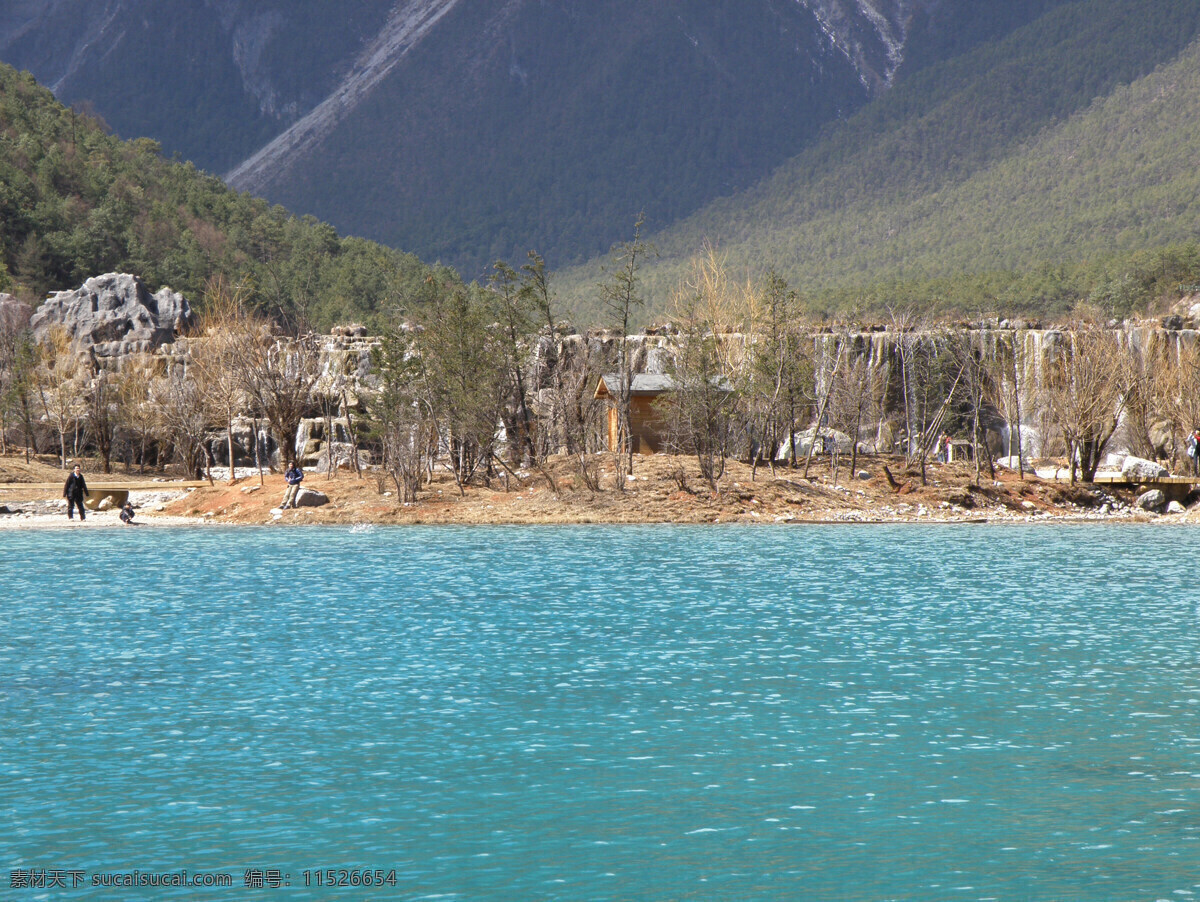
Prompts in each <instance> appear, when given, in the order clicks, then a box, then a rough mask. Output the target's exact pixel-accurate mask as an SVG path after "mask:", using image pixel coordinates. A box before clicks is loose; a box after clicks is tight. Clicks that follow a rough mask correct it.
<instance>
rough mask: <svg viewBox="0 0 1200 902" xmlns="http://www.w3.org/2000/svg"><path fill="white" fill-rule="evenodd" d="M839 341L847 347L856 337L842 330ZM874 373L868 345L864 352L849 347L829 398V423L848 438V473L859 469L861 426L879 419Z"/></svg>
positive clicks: (851, 345) (850, 345) (851, 344)
mask: <svg viewBox="0 0 1200 902" xmlns="http://www.w3.org/2000/svg"><path fill="white" fill-rule="evenodd" d="M841 340H842V342H843V343H845V344H846V345H847V346H848V347H853V344H854V341H855V337H854V336H853V335H851V334H849V333H844V334H843V335H842V338H841ZM875 376H876V371H875V369H874V367H872V365H871V357H870V347H869V346H868V347H867V349H866V353H858V351H857V349H855V350H852V351H851V353H850V355H849V359H848V360H847V363H846V365H845V367H843V369H842V378H841V379H839V380H838V381H837V382H836V383H835V385H834V388H833V394H832V396H831V397H830V406H829V419H830V422H831V423H832V424H833V426H834V427H835V428H837V429H839V430H841V431H842V432H845V433H846V434H847V435H848V436H849V437H850V441H851V445H852V447H851V451H850V472H851V473H853V472H855V471H856V470H857V469H858V447H859V444H860V442H861V440H862V431H863V425H864V424H865V423H870V422H874V421H875V420H877V419H878V411H879V398H878V396H877V392H878V386H877V385H876V378H875Z"/></svg>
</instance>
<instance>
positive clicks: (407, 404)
mask: <svg viewBox="0 0 1200 902" xmlns="http://www.w3.org/2000/svg"><path fill="white" fill-rule="evenodd" d="M373 358H374V365H375V366H374V368H375V372H376V373H377V374H378V376H379V388H378V390H377V391H376V392H374V394H373V396H372V398H371V406H370V410H371V417H370V426H371V430H372V432H373V434H374V435H375V437H376V439H377V441H378V442H379V446H380V451H381V458H382V466H383V469H384V470H385V471H386V472H387V473H388V475H389V476H391V478H392V482H393V483H394V485H395V486H396V494H397V497H398V498H399V500H400V502H402V503H411V502H414V501H416V500H417V491H418V490H419V488H420V485H421V480H422V478H423V476H424V475H425V473H426V472H427V471H428V468H429V465H430V462H431V461H432V459H433V456H434V454H435V453H436V451H437V431H436V428H435V422H434V418H433V410H432V402H431V393H430V390H429V386H428V382H427V378H426V372H425V369H424V365H423V362H422V359H421V357H420V355H419V354H418V352H417V349H416V346H415V344H414V342H413V335H412V333H411V332H410V331H409V330H408V329H402V328H395V329H393V330H391V331H389V332H388V333H387V334H385V335H384V337H383V340H382V341H381V342H380V344H379V346H378V347H377V348H376V349H375V351H374V353H373Z"/></svg>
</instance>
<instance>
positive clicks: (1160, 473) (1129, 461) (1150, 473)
mask: <svg viewBox="0 0 1200 902" xmlns="http://www.w3.org/2000/svg"><path fill="white" fill-rule="evenodd" d="M1121 475H1122V476H1124V477H1125V478H1126V479H1134V480H1141V479H1161V478H1163V477H1164V476H1170V475H1171V474H1170V473H1169V472H1167V469H1166V467H1163V466H1160V465H1159V464H1157V463H1155V462H1154V461H1152V460H1144V459H1143V458H1140V457H1133V456H1130V457H1127V458H1125V462H1124V463H1123V464H1121Z"/></svg>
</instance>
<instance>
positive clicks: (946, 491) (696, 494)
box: [0, 455, 1200, 526]
mask: <svg viewBox="0 0 1200 902" xmlns="http://www.w3.org/2000/svg"><path fill="white" fill-rule="evenodd" d="M596 462H597V464H598V468H599V472H600V490H599V491H590V490H588V489H587V488H586V487H585V486H584V483H583V480H582V479H581V478H580V476H579V473H578V468H577V467H578V465H577V462H576V461H575V459H574V458H570V457H565V456H564V457H559V458H555V459H553V460H551V461H550V462H549V463H548V465H547V467H546V468H545V473H539V472H536V471H524V470H523V471H518V473H517V474H516V476H508V477H507V478H505V477H504V476H503V475H501V476H500V477H498V478H494V479H492V480H491V483H490V485H488V486H484V485H478V486H470V487H468V488H467V489H466V491H465V493H463V494H460V492H459V490H458V488H457V486H455V484H454V481H453V479H451V478H450V474H449V473H448V472H447V471H445V470H442V471H440V472H438V473H435V476H434V479H433V482H432V483H431V484H430V485H428V486H426V487H423V489H422V492H421V495H420V500H419V501H418V502H416V503H414V504H399V503H397V496H396V489H395V486H394V485H393V484H391V482H390V481H389V480H387V479H386V478H384V477H382V476H381V475H380V474H379V473H377V472H368V473H364V474H363V476H362V477H358V476H356V475H355V474H353V473H345V472H342V473H339V474H338V475H337V477H336V478H329V477H326V476H321V475H318V474H314V473H309V474H308V475H307V476H306V478H305V481H304V486H305V487H306V488H311V489H316V490H317V491H319V492H321V493H323V494H325V495H326V496H328V498H329V503H328V504H326V505H324V506H322V507H314V508H301V509H298V510H286V511H280V510H278V504H279V502H280V500H281V499H282V497H283V492H284V483H283V477H282V476H281V475H278V474H268V475H266V476H265V478H264V479H263V481H262V482H261V484H260V480H259V477H258V476H257V475H254V476H250V477H246V478H242V479H240V480H238V481H237V482H236V483H235V484H233V485H230V484H229V483H228V482H222V481H218V482H216V483H215V484H214V485H212V486H204V487H200V488H194V489H190V490H187V489H177V488H173V487H172V486H171V485H170V483H163V484H162V488H161V490H157V489H156V490H155V491H154V492H148V493H139V492H135V493H134V494H133V495H132V496H131V497H132V499H133V501H134V504H135V506H138V507H139V510H138V520H139V521H140V522H143V523H146V524H153V523H159V524H164V525H165V524H168V523H169V524H172V525H175V524H180V523H223V524H280V525H297V524H306V523H312V524H347V525H353V524H359V523H364V524H365V523H371V524H404V523H458V524H504V523H513V524H516V523H559V524H568V523H718V522H720V523H729V522H740V523H781V522H788V523H792V522H834V523H848V522H935V521H948V522H976V521H989V522H990V521H1021V522H1033V521H1038V520H1048V519H1071V520H1078V519H1097V520H1101V519H1103V520H1111V519H1120V520H1130V521H1134V520H1144V521H1150V520H1162V521H1171V522H1200V507H1198V508H1193V509H1192V510H1191V511H1189V512H1188V513H1187V514H1180V515H1173V516H1166V517H1156V516H1154V515H1152V514H1144V513H1141V512H1137V513H1134V512H1133V511H1131V510H1130V503H1131V502H1132V497H1131V496H1130V495H1129V494H1128V493H1123V492H1120V491H1117V490H1113V489H1110V488H1108V487H1105V488H1104V489H1103V490H1100V489H1094V488H1091V487H1083V486H1078V487H1071V486H1069V485H1064V484H1060V483H1056V482H1048V481H1045V480H1041V479H1037V478H1035V477H1030V476H1026V477H1025V479H1024V480H1022V479H1020V478H1019V477H1018V475H1017V474H1016V473H1014V472H1009V471H998V472H997V475H996V478H995V479H990V478H988V476H987V474H986V473H984V474H983V476H982V478H981V479H980V484H979V485H975V484H974V477H975V472H974V467H973V466H972V465H970V464H962V463H954V464H936V463H934V464H930V465H928V468H927V473H926V477H927V479H926V484H925V485H922V484H921V479H920V474H919V472H918V471H917V470H915V469H905V467H904V462H903V460H902V459H887V458H865V459H862V460H860V462H859V466H858V473H852V472H850V470H849V468H848V466H846V463H847V462H843V463H842V465H841V466H839V467H838V468H837V472H836V474H835V472H834V470H833V468H832V466H831V462H830V461H828V460H825V459H821V460H816V461H814V462H813V465H812V467H811V468H810V470H809V474H808V477H807V478H805V477H804V476H803V471H802V470H800V469H797V470H789V469H787V468H777V469H776V471H775V472H774V473H772V472H771V471H770V469H768V468H764V467H759V468H758V471H757V473H753V474H752V472H751V468H750V467H749V466H748V465H745V464H741V463H737V462H730V463H729V465H728V468H727V472H726V474H725V476H724V477H723V478H722V479H721V481H720V483H719V486H718V489H717V491H713V490H712V489H711V488H710V487H709V486H708V485H707V484H705V483H704V482H703V481H702V480H701V478H700V475H699V469H698V468H697V466H696V462H695V460H694V459H691V458H687V457H672V456H667V455H660V456H653V457H638V458H636V459H635V461H634V472H633V476H632V477H631V478H630V479H629V480H628V482H627V483H626V486H625V489H624V491H621V490H619V489H618V488H617V486H616V484H615V480H614V478H613V473H614V467H613V460H612V458H611V456H608V455H603V456H598V457H597V458H596ZM885 467H886V468H887V472H885ZM888 472H890V473H891V474H892V479H889V478H888ZM85 473H86V474H87V475H88V477H89V479H91V480H92V481H93V482H95V483H99V482H103V483H105V484H110V483H119V482H122V481H139V482H141V483H143V484H144V483H145V481H146V480H147V478H148V477H147V476H145V475H142V476H139V475H138V474H136V473H134V474H123V473H122V474H113V475H111V476H109V475H104V474H100V473H97V472H96V471H95V469H93V468H86V467H85ZM835 476H836V478H835ZM60 478H65V476H64V475H63V473H62V471H61V470H60V469H58V468H57V467H56V466H54V465H53V464H52V462H48V461H35V462H33V463H31V464H28V465H26V464H25V463H24V461H23V459H20V458H12V457H10V458H5V459H0V482H3V483H10V484H11V483H16V482H25V483H33V482H53V481H55V480H57V479H60ZM46 494H47V493H46V492H45V491H44V490H43V491H41V492H40V497H34V496H39V493H38V492H30V491H25V492H22V491H21V490H20V489H18V488H14V487H12V486H11V485H9V486H7V487H5V488H3V489H0V506H5V507H7V508H8V509H9V510H15V511H16V513H13V514H0V524H5V523H7V524H11V525H30V526H32V525H37V524H38V523H41V522H42V521H43V520H45V519H46V518H49V520H50V521H51V522H58V523H59V524H65V522H66V517H65V516H64V515H63V514H64V512H65V508H62V507H60V506H59V505H60V502H59V501H58V499H57V498H50V499H47V498H46V497H45V496H46ZM105 513H107V516H104V514H99V515H97V516H96V517H94V518H92V519H89V521H88V522H89V523H93V522H95V524H96V525H100V524H101V523H106V522H107V521H108V520H110V519H111V520H112V521H113V522H114V523H116V522H117V521H116V519H115V518H116V515H115V513H113V512H105ZM22 521H24V524H22ZM33 521H37V522H36V523H35V522H33Z"/></svg>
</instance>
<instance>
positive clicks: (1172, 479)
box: [1067, 476, 1200, 486]
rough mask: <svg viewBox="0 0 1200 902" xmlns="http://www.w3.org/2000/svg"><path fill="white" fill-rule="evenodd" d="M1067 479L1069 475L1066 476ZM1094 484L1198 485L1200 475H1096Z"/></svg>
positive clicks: (1199, 483)
mask: <svg viewBox="0 0 1200 902" xmlns="http://www.w3.org/2000/svg"><path fill="white" fill-rule="evenodd" d="M1067 478H1068V479H1069V478H1070V477H1067ZM1092 481H1093V483H1095V484H1096V485H1146V486H1156V485H1200V476H1159V477H1157V478H1155V479H1134V478H1132V477H1130V476H1097V477H1096V478H1095V479H1094V480H1092Z"/></svg>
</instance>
